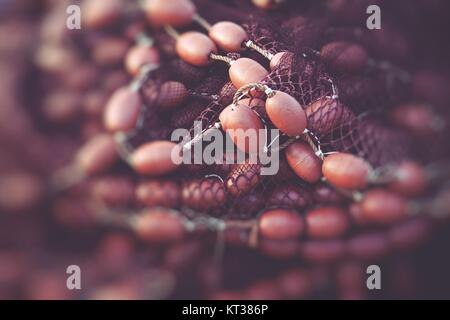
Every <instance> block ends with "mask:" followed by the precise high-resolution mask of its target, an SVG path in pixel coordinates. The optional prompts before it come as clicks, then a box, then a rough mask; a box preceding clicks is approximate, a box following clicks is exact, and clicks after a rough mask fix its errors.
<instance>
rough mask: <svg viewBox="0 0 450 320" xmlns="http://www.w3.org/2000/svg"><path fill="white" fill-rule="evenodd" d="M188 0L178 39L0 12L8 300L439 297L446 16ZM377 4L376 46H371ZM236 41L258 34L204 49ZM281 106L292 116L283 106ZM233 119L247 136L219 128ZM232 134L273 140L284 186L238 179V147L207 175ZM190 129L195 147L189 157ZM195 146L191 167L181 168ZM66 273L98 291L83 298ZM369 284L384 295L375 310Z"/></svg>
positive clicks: (150, 27) (449, 81)
mask: <svg viewBox="0 0 450 320" xmlns="http://www.w3.org/2000/svg"><path fill="white" fill-rule="evenodd" d="M150 1H155V0H150ZM168 1H171V0H164V3H165V4H167V2H168ZM172 1H173V0H172ZM185 1H187V0H185ZM192 1H193V3H194V4H195V8H196V13H197V14H198V16H194V17H193V20H192V21H188V22H187V23H186V24H184V25H182V26H181V25H175V24H174V23H173V25H172V26H169V25H168V24H167V23H163V24H165V26H158V25H157V24H156V21H155V20H157V19H156V18H155V16H152V12H151V9H150V7H145V6H143V5H142V3H143V2H142V1H125V0H110V1H100V0H80V1H76V2H75V3H74V4H80V5H81V7H82V20H83V21H82V28H81V29H80V30H69V29H67V28H62V27H61V26H65V23H66V20H65V19H66V18H67V15H66V14H64V13H65V12H66V9H67V8H66V6H67V3H66V1H63V2H57V1H46V0H35V1H32V2H30V1H5V4H4V5H2V7H1V8H0V17H1V18H2V19H0V35H1V36H2V40H3V38H4V39H5V40H4V41H2V42H1V43H0V57H1V59H0V60H1V61H0V73H1V74H2V77H1V78H0V95H1V97H2V102H3V103H2V107H0V133H1V134H0V218H1V219H2V220H1V223H0V242H1V243H2V246H1V248H0V280H1V281H0V282H1V283H0V299H2V298H6V299H10V298H16V297H18V298H25V299H53V298H55V297H56V298H63V299H66V298H68V299H69V298H81V299H104V298H108V299H110V298H113V299H140V298H143V299H197V298H198V299H232V300H246V299H254V300H265V299H299V298H301V299H303V298H327V299H328V298H341V299H359V298H366V297H372V295H373V297H374V298H376V299H378V298H380V297H382V298H385V297H387V298H391V297H395V298H397V297H401V298H403V297H406V298H408V297H410V296H411V295H412V294H416V296H419V297H422V296H425V295H426V293H425V292H427V288H426V287H427V285H428V286H430V287H435V288H441V287H442V286H443V285H442V283H444V281H443V280H442V279H444V278H445V277H438V276H437V275H439V276H442V274H444V275H445V273H446V272H447V271H448V265H449V263H448V261H446V260H448V259H447V258H446V255H445V254H444V255H443V254H441V253H442V252H445V250H446V248H445V245H443V244H446V243H448V241H449V239H448V235H446V233H448V232H447V231H448V230H447V229H448V226H446V225H447V224H448V223H447V222H448V217H449V216H450V213H449V208H450V204H449V200H448V199H450V195H449V183H448V179H449V176H450V169H449V168H450V165H449V161H450V144H449V143H448V130H449V129H450V128H449V125H448V124H449V123H450V113H449V108H448V106H449V104H450V91H449V90H448V88H449V87H450V66H449V61H448V56H449V52H450V43H449V42H448V31H447V30H450V18H449V17H448V15H449V12H450V9H449V5H448V3H447V2H446V1H444V0H433V1H429V0H416V1H414V2H412V1H406V0H397V1H387V0H374V1H369V0H319V1H315V0H302V1H296V0H284V1H275V0H273V1H270V0H268V1H266V4H267V3H269V4H271V5H273V7H271V8H265V9H263V8H260V7H258V6H257V5H256V4H258V5H259V6H261V2H264V1H253V0H192ZM144 2H145V1H144ZM89 4H90V5H91V6H92V5H93V6H94V7H93V8H91V9H90V10H87V9H85V8H86V7H84V6H85V5H89ZM373 4H376V5H379V6H380V7H381V9H382V22H381V23H382V29H381V30H368V29H367V27H366V20H367V17H368V13H367V12H366V9H367V6H368V5H373ZM97 6H98V7H97ZM177 8H178V7H177ZM179 9H180V10H181V9H182V7H181V6H180V7H179ZM97 14H98V15H97ZM102 14H106V17H105V16H102ZM99 17H100V18H99ZM221 21H231V22H234V23H237V24H238V25H239V26H241V27H242V28H243V29H244V31H245V32H246V34H247V38H248V39H247V40H248V41H245V42H243V43H242V44H241V47H240V48H239V50H237V51H239V52H225V50H223V48H220V46H219V41H218V40H217V39H214V40H213V39H212V38H213V36H212V35H209V33H208V28H209V26H208V25H214V24H215V23H217V22H221ZM166 22H167V21H166ZM188 31H195V32H200V33H202V34H203V35H205V36H208V37H209V40H211V41H213V42H214V41H215V42H216V43H215V44H213V46H214V45H216V47H217V52H214V53H215V55H211V53H210V50H209V49H208V50H207V52H201V54H200V55H201V57H200V58H201V59H200V58H199V60H201V62H202V63H200V62H199V61H195V59H189V58H192V56H191V55H189V54H186V52H185V51H189V50H187V49H186V47H184V48H183V46H181V47H182V48H181V49H180V47H178V48H177V39H179V38H178V37H179V36H180V35H182V34H183V33H185V32H188ZM197 39H198V38H197ZM209 40H208V39H206V40H205V41H209ZM208 44H210V43H209V42H208ZM183 49H185V50H183ZM191 49H192V48H191ZM195 49H197V50H198V49H202V48H193V49H192V50H194V51H195ZM135 50H137V51H135ZM213 51H214V50H213ZM136 52H137V53H138V54H136ZM133 53H134V54H135V55H134V56H133ZM183 53H185V54H186V55H183ZM191 53H192V52H191ZM194 53H195V52H194ZM197 53H198V52H197ZM280 53H284V55H283V56H282V57H281V58H280V60H279V61H278V63H277V64H275V63H274V61H270V59H271V58H273V56H274V55H277V54H280ZM139 54H142V55H143V56H140V55H139ZM208 54H209V60H208V56H207V55H208ZM192 55H194V54H192ZM182 57H183V58H182ZM277 57H280V56H279V55H277ZM239 58H249V59H251V60H254V62H257V63H259V64H260V66H261V67H262V68H264V69H265V70H263V71H262V73H263V74H264V75H266V76H264V77H262V76H261V77H258V79H259V82H258V83H252V84H251V86H249V87H246V86H244V87H246V88H247V89H246V90H244V89H243V88H244V87H240V88H237V87H235V85H234V84H233V82H232V80H233V81H234V83H238V81H236V78H237V77H233V76H232V75H230V65H232V61H233V60H237V59H239ZM183 59H185V60H183ZM187 61H191V62H192V63H197V62H198V64H199V66H195V65H191V64H190V63H188V62H187ZM241 62H242V60H241ZM247 62H248V60H247ZM249 63H251V62H249ZM200 65H201V66H200ZM253 66H255V65H253ZM257 67H258V66H257ZM255 70H256V69H255ZM244 71H245V70H244ZM259 71H261V69H259ZM255 73H257V72H255ZM239 75H242V74H239ZM235 76H236V74H235ZM261 78H262V79H261ZM252 81H253V80H252ZM244 82H245V81H244ZM280 92H282V93H285V94H287V95H290V96H291V97H293V98H294V99H295V100H296V101H294V102H292V101H293V100H292V99H290V100H289V97H286V95H282V94H280ZM238 93H239V95H238ZM277 94H279V96H278V97H280V96H281V97H283V96H284V97H285V98H287V100H286V101H287V102H286V105H281V104H280V105H276V106H273V105H272V106H270V105H269V103H267V100H268V99H270V98H277V96H276V95H277ZM113 97H114V98H115V99H113ZM117 97H118V98H117ZM244 99H247V100H245V102H244V101H243V100H244ZM272 101H273V100H272ZM289 102H292V104H291V106H292V105H293V106H295V107H296V108H298V109H296V110H292V109H291V110H289V108H288V107H290V105H289ZM297 102H298V103H297ZM233 103H236V106H235V108H230V109H232V111H233V112H234V111H238V112H241V111H245V112H243V114H245V116H243V118H239V116H236V114H239V113H238V112H235V113H234V116H236V117H238V118H232V117H233V115H231V116H230V117H231V118H228V119H227V117H226V114H223V115H224V116H223V117H221V113H222V112H223V111H224V109H225V108H226V107H227V106H229V105H231V104H233ZM244 103H246V104H247V105H248V107H249V108H251V110H250V109H248V108H247V106H246V105H244ZM136 105H138V107H136ZM272 107H273V108H272ZM236 108H241V110H238V109H236ZM277 108H279V109H277ZM274 110H275V111H279V112H274ZM286 110H287V111H286ZM227 111H228V110H227ZM284 112H286V113H287V114H288V115H286V114H284ZM289 112H290V114H289ZM303 112H304V114H305V116H306V121H305V123H306V124H305V126H303ZM230 114H231V113H230ZM290 115H292V119H298V121H297V120H296V121H297V122H298V123H294V124H293V122H294V121H290V120H291V117H290ZM247 116H248V118H247ZM278 116H279V117H278ZM230 119H231V120H232V121H231V120H230ZM271 119H272V120H271ZM280 119H281V120H280ZM227 120H228V123H226V122H227ZM244 120H245V121H244ZM246 120H248V122H247V121H246ZM277 120H278V121H277ZM221 121H223V123H221ZM233 121H235V122H239V121H241V122H240V124H236V123H233ZM230 123H231V124H230ZM227 124H228V125H229V126H228V128H230V127H233V126H236V127H239V126H242V127H244V126H247V125H248V126H249V127H252V126H253V127H257V128H261V127H262V128H264V130H265V132H264V133H265V134H267V137H266V138H267V139H264V140H267V141H265V142H266V143H265V145H264V147H265V148H264V150H263V151H264V155H265V156H266V157H268V156H273V157H274V158H272V160H273V161H276V160H275V159H276V158H275V156H277V157H278V159H277V160H278V163H277V165H278V170H277V171H276V172H275V174H273V175H271V174H268V175H265V174H263V173H264V172H265V171H266V169H269V167H270V166H271V165H275V163H273V162H272V163H269V164H267V163H265V162H264V161H262V159H261V158H257V159H256V160H255V158H253V157H252V155H251V154H245V155H244V156H243V160H244V161H243V163H236V158H235V157H236V156H237V155H238V154H240V155H242V153H238V151H237V150H236V145H235V144H234V143H233V142H232V141H228V142H230V144H229V145H225V143H226V141H223V142H222V145H221V147H222V148H221V151H224V154H220V150H219V151H217V150H216V151H215V152H216V154H215V155H216V156H217V158H216V160H223V161H217V162H214V163H205V161H204V160H205V159H203V158H201V159H197V158H196V157H195V152H196V151H197V150H196V149H197V148H196V147H200V146H201V147H203V151H204V150H205V149H206V147H208V146H209V141H206V139H203V138H210V137H212V136H214V135H215V134H218V133H220V135H219V136H221V137H228V138H230V137H229V136H227V134H228V135H231V133H230V131H228V133H227V132H226V131H227ZM296 124H298V127H295V126H296ZM195 125H199V127H196V126H195ZM292 127H294V128H292ZM299 128H301V130H295V129H299ZM176 129H184V130H183V134H186V135H187V136H186V137H180V138H185V139H186V140H184V143H185V144H184V145H178V146H177V147H175V142H179V141H170V140H171V136H172V134H173V133H174V130H176ZM271 129H280V130H278V131H277V133H273V132H271V131H270V130H271ZM281 129H283V130H281ZM284 129H286V130H284ZM288 129H293V130H288ZM291 131H293V132H295V133H291ZM281 132H289V136H288V134H285V133H281ZM198 133H199V134H198ZM196 134H197V135H196ZM180 140H181V139H180ZM236 144H238V143H236ZM229 146H233V147H234V148H233V149H232V150H229V149H226V147H229ZM178 147H180V149H181V152H182V153H183V155H186V154H187V156H186V158H185V160H190V161H191V162H190V163H182V164H178V163H175V161H174V159H173V158H172V157H171V156H172V155H171V156H170V157H169V153H170V152H171V151H173V150H179V149H178ZM191 151H192V153H189V152H191ZM259 151H261V150H259ZM349 154H350V155H349ZM353 156H357V158H355V157H353ZM221 158H223V159H221ZM333 159H334V163H333ZM336 159H337V160H336ZM196 160H200V161H199V163H195V161H196ZM436 226H439V228H437V227H436ZM17 230H19V231H20V232H17ZM442 230H443V231H444V232H443V231H442ZM430 235H432V236H433V238H434V239H435V240H434V242H433V243H432V244H431V245H428V249H427V251H423V252H422V253H421V254H419V255H418V256H417V255H416V252H417V250H418V249H417V248H418V247H419V246H420V245H423V244H425V243H426V241H428V240H427V239H428V237H429V236H430ZM419 252H420V251H419ZM430 262H432V263H430ZM71 264H76V265H79V266H80V268H81V269H82V279H83V282H82V283H83V290H67V287H66V280H67V279H66V276H67V275H65V273H64V270H66V268H67V266H68V265H71ZM369 265H380V266H381V267H382V279H388V280H389V281H387V282H386V283H385V281H384V280H383V281H382V283H383V285H382V287H383V290H381V291H378V290H375V291H376V293H375V294H373V292H375V291H369V290H367V286H366V284H367V282H366V280H367V266H369ZM422 265H425V266H426V267H423V266H422ZM420 268H422V269H420ZM419 269H420V270H419ZM430 269H431V270H430ZM439 269H442V270H441V271H442V272H437V271H439ZM424 270H426V271H427V272H425V271H424ZM416 273H417V274H420V276H417V274H416ZM435 274H436V278H437V280H436V279H435V280H434V282H433V281H432V278H433V276H434V275H435ZM25 275H26V276H25ZM424 275H425V276H424ZM430 275H431V276H430ZM417 279H419V280H420V284H419V285H418V283H415V281H414V280H417ZM428 280H430V281H428ZM414 285H416V286H417V288H414ZM42 288H45V290H41V289H42ZM436 291H437V290H434V292H436ZM442 291H445V293H447V291H449V290H448V288H445V290H442ZM441 296H445V295H444V294H440V296H439V297H441ZM447 296H448V294H447ZM427 298H429V297H428V296H427Z"/></svg>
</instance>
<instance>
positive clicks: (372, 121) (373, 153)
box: [133, 2, 413, 218]
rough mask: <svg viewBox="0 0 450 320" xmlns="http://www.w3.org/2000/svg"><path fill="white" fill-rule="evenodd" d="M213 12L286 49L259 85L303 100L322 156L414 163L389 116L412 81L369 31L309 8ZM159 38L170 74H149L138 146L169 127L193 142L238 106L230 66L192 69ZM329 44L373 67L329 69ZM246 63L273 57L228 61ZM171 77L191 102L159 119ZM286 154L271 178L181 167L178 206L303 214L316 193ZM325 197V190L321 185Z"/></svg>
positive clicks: (241, 170)
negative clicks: (352, 48) (344, 45)
mask: <svg viewBox="0 0 450 320" xmlns="http://www.w3.org/2000/svg"><path fill="white" fill-rule="evenodd" d="M208 6H209V8H210V7H214V4H211V3H210V2H208ZM217 6H218V8H219V7H220V8H226V9H224V15H227V17H228V18H229V19H228V20H232V21H238V22H239V23H242V25H243V27H244V29H245V30H246V32H247V34H248V37H249V40H251V41H252V42H253V43H254V44H255V45H257V46H258V47H260V48H261V49H263V50H264V51H266V52H268V53H270V54H276V53H278V52H284V51H285V52H287V53H286V54H284V55H283V56H282V58H281V59H280V61H279V63H278V64H277V66H276V67H275V68H273V69H272V70H271V71H270V72H269V74H268V75H267V76H266V77H265V78H264V79H262V81H261V84H263V85H266V86H267V87H269V88H270V89H272V90H279V91H283V92H285V93H288V94H290V95H291V96H293V97H294V98H295V99H296V100H297V101H298V102H299V103H300V105H301V107H302V108H303V109H305V112H306V114H307V120H308V125H307V129H308V130H309V132H310V133H309V135H310V138H311V139H312V141H313V142H314V143H315V144H316V146H317V147H318V148H319V149H320V150H321V151H322V152H323V153H324V154H325V155H326V154H328V153H332V152H349V153H352V154H355V155H358V156H360V157H363V158H364V159H365V160H367V161H368V162H369V163H370V164H372V165H373V166H374V167H375V168H377V167H382V166H385V165H388V164H391V163H393V162H398V161H401V160H402V159H405V158H408V157H411V156H412V154H413V152H412V148H411V138H410V137H408V135H406V134H405V132H403V131H402V130H401V129H398V128H395V127H392V126H390V125H389V124H388V121H386V119H387V114H388V112H389V110H391V109H392V108H393V107H395V106H396V105H398V104H399V103H401V102H403V101H407V100H408V99H410V98H411V78H410V75H409V74H408V73H407V72H405V71H404V70H403V69H402V68H400V67H396V66H395V64H394V63H392V62H387V60H382V59H381V58H380V57H381V56H382V55H380V54H379V52H376V51H374V48H373V45H371V44H369V43H368V40H366V39H365V35H367V32H366V31H364V30H362V29H359V28H357V27H351V26H335V25H332V21H327V20H326V19H323V18H320V19H319V18H317V17H316V12H315V11H314V10H312V11H311V12H310V13H311V14H309V15H308V13H307V11H305V14H304V15H302V16H293V17H290V16H289V15H287V17H288V18H284V19H283V18H282V17H281V16H277V15H276V14H274V15H272V16H271V17H269V16H267V15H260V14H258V15H256V14H252V13H251V12H250V13H248V14H246V13H243V12H249V11H246V10H247V8H248V5H245V4H242V5H241V4H237V3H235V4H233V6H235V7H233V8H236V7H237V6H238V7H241V8H242V10H243V11H242V12H235V14H232V13H233V11H232V9H230V8H231V5H230V6H227V5H225V4H217ZM306 7H307V6H306ZM312 7H314V6H312ZM203 9H204V8H203ZM230 10H231V11H230ZM207 11H210V10H206V9H205V10H203V11H202V14H203V15H204V17H205V18H206V19H208V18H209V17H208V12H207ZM211 11H212V12H214V16H211V17H210V21H211V22H215V21H220V20H223V19H224V17H220V14H218V12H220V11H217V10H211ZM281 12H284V13H287V11H283V10H282V11H281ZM218 15H219V16H218ZM394 34H395V32H394ZM156 39H157V41H156V44H157V45H158V46H159V49H161V50H162V51H163V52H165V53H166V56H165V59H166V61H164V68H162V70H164V71H165V72H164V74H162V73H161V72H158V71H157V72H154V73H152V75H151V76H150V77H149V78H148V79H147V80H146V81H145V83H144V86H143V88H142V90H141V93H142V94H143V97H144V100H145V108H144V109H145V111H144V112H143V118H142V126H141V128H140V130H138V132H137V133H136V134H135V135H134V137H133V144H134V145H138V144H140V143H142V142H143V141H149V140H155V139H161V138H165V139H167V138H169V137H170V131H171V130H172V129H173V128H186V129H189V138H190V139H193V138H195V133H196V132H197V133H198V131H196V128H195V126H194V123H197V124H198V123H200V124H201V130H202V131H203V132H204V131H206V130H207V129H210V128H212V127H213V126H214V125H215V124H217V123H218V122H219V115H220V113H221V112H222V110H223V109H224V108H225V107H226V106H228V105H229V104H231V103H232V100H233V97H234V95H235V93H236V90H237V89H238V88H235V87H234V86H233V84H232V83H231V82H229V80H228V66H227V65H226V64H224V63H222V62H213V63H212V64H211V65H210V66H208V67H201V68H199V67H195V66H191V65H189V64H187V63H186V62H184V61H182V60H181V59H179V58H178V57H176V55H175V54H174V53H173V52H174V48H173V46H174V43H173V41H172V40H170V39H168V38H167V37H166V35H164V34H162V33H161V34H157V36H156ZM330 41H352V42H354V43H357V44H359V45H361V46H362V47H364V48H365V49H366V50H367V52H368V53H369V56H370V59H369V65H368V66H367V67H366V68H365V69H364V70H363V71H361V72H358V73H346V72H337V71H335V70H333V69H332V68H330V66H329V65H328V63H326V62H325V61H323V60H322V59H321V57H320V52H319V51H318V50H320V48H321V46H323V45H324V44H325V43H327V42H330ZM398 46H399V45H398ZM399 50H400V49H399ZM240 56H245V57H251V58H253V59H255V60H257V61H258V62H260V63H261V64H262V65H264V66H265V67H268V61H267V59H266V58H264V57H263V56H262V55H260V54H258V53H257V52H255V51H254V50H244V51H243V52H241V53H240V54H229V55H228V57H231V58H234V59H236V58H238V57H240ZM387 56H389V55H387ZM383 57H384V56H383ZM167 80H175V81H180V82H182V83H184V84H185V86H186V87H187V88H188V90H189V98H188V100H187V101H186V103H185V104H184V106H183V107H181V108H179V109H178V110H175V111H173V112H168V113H167V112H166V113H161V112H159V111H158V110H157V107H156V106H157V104H158V99H159V97H158V95H159V94H161V90H160V88H161V85H162V83H163V82H164V81H167ZM148 88H151V89H148ZM247 97H250V99H254V98H255V97H257V98H259V99H264V98H265V97H264V96H261V94H259V95H256V94H255V92H248V93H247ZM255 112H257V114H258V115H259V116H260V118H261V119H262V120H263V121H264V123H265V124H266V128H268V129H270V128H274V125H273V124H272V123H271V121H270V119H269V118H268V116H267V114H266V113H265V110H264V108H260V107H255ZM197 130H198V128H197ZM215 130H217V129H215ZM218 130H221V129H218ZM278 138H279V141H280V144H281V145H283V143H287V144H288V143H291V142H292V141H290V139H288V137H286V136H284V135H281V136H280V137H278ZM280 157H281V158H280V170H279V172H278V173H277V174H276V175H274V176H270V177H264V176H261V173H260V170H261V167H262V165H261V164H250V163H244V164H238V165H234V164H231V163H225V164H217V165H205V164H190V165H184V168H185V170H183V172H182V173H180V179H181V181H183V187H182V190H183V201H182V203H183V205H184V206H186V207H188V208H190V209H194V210H198V211H202V212H208V213H211V214H215V215H219V214H220V215H224V214H228V215H230V217H231V216H232V217H241V218H244V217H249V216H252V215H255V214H256V213H257V212H259V211H260V210H261V209H263V208H268V207H277V206H278V207H280V206H281V207H288V208H292V209H296V210H303V209H304V208H305V207H307V206H308V205H310V204H311V199H312V198H313V193H314V192H315V188H316V187H317V186H315V185H311V184H308V183H306V182H304V181H300V180H299V179H298V177H297V176H296V175H295V174H294V173H293V172H292V170H291V169H290V167H289V165H288V164H287V162H286V159H285V158H284V154H283V152H281V153H280ZM320 190H321V192H325V191H324V189H323V188H322V189H320ZM327 192H328V193H327V194H329V193H330V192H329V190H328V191H327ZM325 193H326V192H325ZM319 196H320V194H319ZM331 198H333V196H330V199H331ZM335 198H337V197H334V199H335ZM201 199H203V200H204V201H202V200H201Z"/></svg>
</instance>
